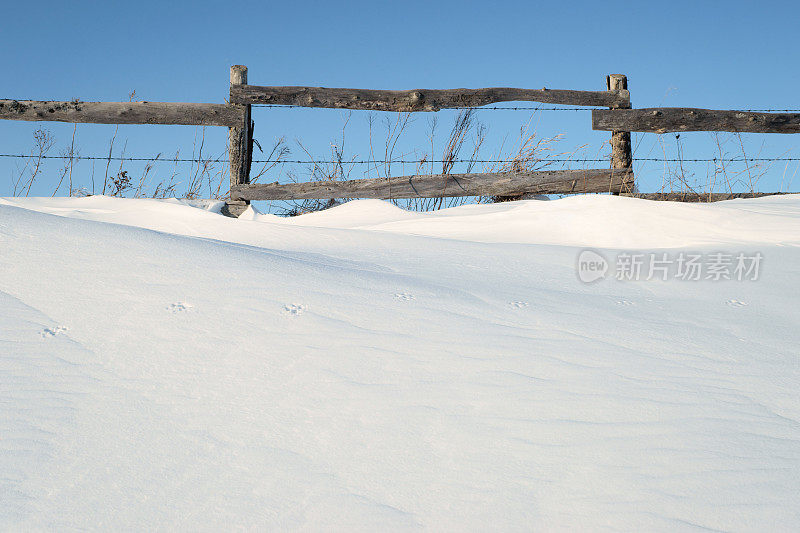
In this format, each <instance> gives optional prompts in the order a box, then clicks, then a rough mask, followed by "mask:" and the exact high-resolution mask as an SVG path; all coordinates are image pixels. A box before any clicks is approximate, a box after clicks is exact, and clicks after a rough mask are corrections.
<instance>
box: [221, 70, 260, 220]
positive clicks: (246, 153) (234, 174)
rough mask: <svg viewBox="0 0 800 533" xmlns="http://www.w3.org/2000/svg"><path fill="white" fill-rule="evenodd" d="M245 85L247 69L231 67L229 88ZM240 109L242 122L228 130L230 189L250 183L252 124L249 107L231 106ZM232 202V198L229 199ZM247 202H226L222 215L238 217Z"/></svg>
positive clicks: (245, 207)
mask: <svg viewBox="0 0 800 533" xmlns="http://www.w3.org/2000/svg"><path fill="white" fill-rule="evenodd" d="M244 83H247V67H246V66H244V65H233V66H232V67H231V72H230V84H231V87H235V86H238V85H241V84H244ZM231 106H232V107H236V108H238V109H240V111H241V113H242V121H241V122H240V123H239V124H237V125H236V126H235V127H232V128H229V129H228V160H229V162H230V163H229V164H230V175H231V189H232V188H233V187H235V186H238V185H246V184H248V183H250V164H251V161H252V147H253V138H252V134H253V123H252V121H251V120H250V106H249V105H242V104H231ZM231 199H232V200H234V198H231ZM247 203H248V202H228V203H227V204H226V207H225V210H224V214H226V215H228V216H239V215H241V214H242V213H243V212H244V210H245V209H247Z"/></svg>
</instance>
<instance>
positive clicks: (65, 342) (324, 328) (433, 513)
mask: <svg viewBox="0 0 800 533" xmlns="http://www.w3.org/2000/svg"><path fill="white" fill-rule="evenodd" d="M214 207H215V206H210V208H209V209H200V208H196V207H191V206H189V205H186V204H184V203H181V202H179V201H157V200H123V199H112V198H105V197H89V198H74V199H49V198H48V199H11V198H9V199H5V200H0V251H1V252H0V273H2V275H0V529H2V530H31V529H33V530H39V529H45V530H59V531H62V530H76V529H89V530H186V531H189V530H203V531H205V530H208V531H214V530H216V531H219V530H231V529H234V530H241V529H245V530H264V529H267V530H276V529H280V530H283V529H288V530H362V531H372V530H405V529H419V528H422V529H428V530H437V531H438V530H448V531H462V530H464V531H487V530H663V531H679V530H687V531H691V530H700V529H709V530H726V531H729V530H730V531H765V530H766V531H780V530H782V531H797V530H798V529H799V528H800V504H798V495H800V348H798V346H800V303H799V302H798V296H800V198H798V197H794V196H791V197H790V196H786V197H773V198H761V199H754V200H735V201H731V202H724V203H720V204H713V205H689V204H669V203H654V202H647V201H644V200H636V199H631V198H619V197H609V196H584V197H574V198H567V199H562V200H557V201H551V202H542V201H528V202H515V203H508V204H501V205H481V206H464V207H460V208H455V209H451V210H445V211H442V212H438V213H409V212H404V211H402V210H399V209H397V208H395V207H394V206H392V205H390V204H387V203H384V202H379V201H359V202H351V203H348V204H345V205H342V206H340V207H337V208H334V209H331V210H329V211H325V212H321V213H316V214H311V215H304V216H302V217H298V218H295V219H279V218H276V217H273V216H269V215H260V214H257V213H254V212H248V213H246V214H245V215H244V216H243V217H242V218H241V219H239V220H234V219H229V218H225V217H223V216H221V215H219V214H217V213H215V212H214ZM217 207H218V206H217ZM584 248H591V249H593V250H595V251H596V252H598V253H599V254H601V255H603V256H605V257H606V258H607V259H608V260H609V261H611V260H612V259H613V258H614V257H618V254H619V253H620V251H622V250H624V251H626V252H627V253H629V254H633V253H641V254H650V253H656V252H657V253H658V254H659V255H661V254H663V253H666V254H668V255H669V257H670V258H674V257H677V256H678V254H679V253H681V252H687V253H688V252H697V253H702V254H705V256H708V255H709V254H713V253H716V252H723V253H726V254H732V255H736V254H740V253H741V254H747V256H748V257H754V256H755V254H757V253H760V254H762V256H763V262H762V263H761V264H760V272H759V275H758V279H757V280H751V279H750V280H742V281H739V280H729V281H713V280H706V281H683V280H677V279H674V277H672V276H671V277H670V278H669V279H667V280H666V281H665V280H663V279H660V278H659V277H658V276H656V277H655V279H651V280H649V281H648V280H645V279H642V280H640V281H618V280H616V279H611V278H613V274H614V272H613V268H614V265H613V264H612V265H611V267H610V268H611V270H610V271H609V274H610V275H609V279H605V280H601V281H598V282H596V283H591V284H587V283H582V282H581V281H580V280H579V279H578V276H577V274H576V264H577V258H578V256H579V253H580V252H581V251H582V250H583V249H584Z"/></svg>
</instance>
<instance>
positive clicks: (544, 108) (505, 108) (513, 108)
mask: <svg viewBox="0 0 800 533" xmlns="http://www.w3.org/2000/svg"><path fill="white" fill-rule="evenodd" d="M251 105H252V106H253V107H276V108H282V109H293V108H302V107H305V108H308V109H320V108H318V107H314V108H312V107H309V106H304V105H277V104H251ZM322 109H335V110H339V111H349V110H348V109H347V108H343V107H342V108H339V107H330V108H322ZM446 109H474V110H475V111H495V110H496V111H501V110H502V111H594V110H596V109H605V108H603V107H556V106H551V107H547V106H534V107H530V106H491V107H472V106H457V107H443V108H441V109H440V111H444V110H446ZM360 111H382V110H381V109H366V110H363V109H362V110H360ZM731 111H737V112H742V113H798V112H800V109H731ZM389 112H393V111H389ZM394 112H395V113H396V111H394Z"/></svg>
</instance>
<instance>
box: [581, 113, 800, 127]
mask: <svg viewBox="0 0 800 533" xmlns="http://www.w3.org/2000/svg"><path fill="white" fill-rule="evenodd" d="M592 129H595V130H603V131H644V132H650V133H667V132H682V131H731V132H743V133H744V132H749V133H800V113H751V112H745V111H717V110H714V109H695V108H689V107H652V108H646V109H614V110H605V109H594V110H592Z"/></svg>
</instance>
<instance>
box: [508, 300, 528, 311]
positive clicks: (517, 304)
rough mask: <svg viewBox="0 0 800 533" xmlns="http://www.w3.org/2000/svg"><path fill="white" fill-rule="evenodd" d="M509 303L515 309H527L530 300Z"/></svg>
mask: <svg viewBox="0 0 800 533" xmlns="http://www.w3.org/2000/svg"><path fill="white" fill-rule="evenodd" d="M508 305H510V306H511V307H513V308H514V309H525V308H526V307H528V306H529V305H530V304H529V303H528V302H522V301H517V302H508Z"/></svg>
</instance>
